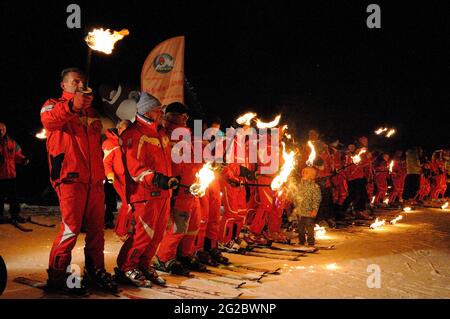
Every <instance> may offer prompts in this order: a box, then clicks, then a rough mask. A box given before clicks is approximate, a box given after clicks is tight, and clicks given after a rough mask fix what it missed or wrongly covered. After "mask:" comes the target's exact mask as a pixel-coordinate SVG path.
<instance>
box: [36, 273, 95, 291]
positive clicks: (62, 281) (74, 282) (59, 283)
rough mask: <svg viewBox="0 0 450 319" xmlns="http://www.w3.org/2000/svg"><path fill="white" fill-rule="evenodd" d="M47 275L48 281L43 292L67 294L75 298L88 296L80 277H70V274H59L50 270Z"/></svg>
mask: <svg viewBox="0 0 450 319" xmlns="http://www.w3.org/2000/svg"><path fill="white" fill-rule="evenodd" d="M47 273H48V279H47V284H46V285H45V287H44V291H46V292H48V293H55V294H58V293H63V294H69V295H74V296H77V297H87V296H88V295H89V293H88V290H87V289H86V286H85V285H84V284H83V280H82V279H81V278H80V277H71V276H72V274H71V273H66V274H61V273H60V272H57V271H52V270H47Z"/></svg>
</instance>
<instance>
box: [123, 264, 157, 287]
mask: <svg viewBox="0 0 450 319" xmlns="http://www.w3.org/2000/svg"><path fill="white" fill-rule="evenodd" d="M114 271H115V273H116V280H117V281H118V282H121V283H124V284H127V285H133V286H136V287H142V288H151V287H152V282H151V281H150V280H148V279H147V278H146V277H145V276H144V274H143V273H142V271H140V270H139V269H137V268H136V269H132V270H128V271H122V270H120V269H119V268H117V267H116V268H114Z"/></svg>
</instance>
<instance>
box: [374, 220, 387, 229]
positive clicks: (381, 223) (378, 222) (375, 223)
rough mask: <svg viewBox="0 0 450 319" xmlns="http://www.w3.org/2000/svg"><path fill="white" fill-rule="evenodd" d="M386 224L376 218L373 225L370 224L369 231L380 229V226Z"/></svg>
mask: <svg viewBox="0 0 450 319" xmlns="http://www.w3.org/2000/svg"><path fill="white" fill-rule="evenodd" d="M385 223H386V220H384V219H383V220H381V221H380V220H378V218H377V219H375V222H374V223H373V224H371V225H370V229H377V228H380V227H381V226H383V225H384V224H385Z"/></svg>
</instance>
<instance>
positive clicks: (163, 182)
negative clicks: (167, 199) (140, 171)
mask: <svg viewBox="0 0 450 319" xmlns="http://www.w3.org/2000/svg"><path fill="white" fill-rule="evenodd" d="M178 184H180V181H179V180H178V179H177V178H176V177H173V176H166V175H164V174H161V173H155V176H154V177H153V185H155V186H157V187H159V188H162V189H175V188H177V187H178Z"/></svg>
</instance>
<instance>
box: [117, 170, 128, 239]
mask: <svg viewBox="0 0 450 319" xmlns="http://www.w3.org/2000/svg"><path fill="white" fill-rule="evenodd" d="M113 186H114V189H115V190H116V192H117V194H118V195H119V197H120V200H121V202H122V206H120V209H119V213H118V215H117V221H116V228H115V230H114V231H115V233H116V234H117V236H119V237H120V238H125V236H127V233H128V231H129V230H130V227H131V209H130V207H128V204H127V199H126V196H125V182H124V180H123V178H119V179H117V180H116V181H115V182H114V185H113Z"/></svg>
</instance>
